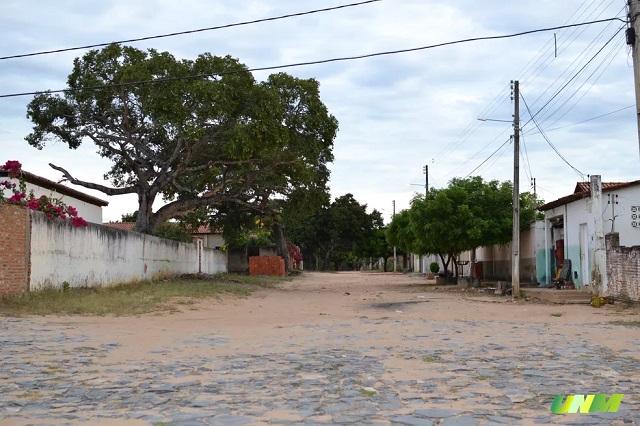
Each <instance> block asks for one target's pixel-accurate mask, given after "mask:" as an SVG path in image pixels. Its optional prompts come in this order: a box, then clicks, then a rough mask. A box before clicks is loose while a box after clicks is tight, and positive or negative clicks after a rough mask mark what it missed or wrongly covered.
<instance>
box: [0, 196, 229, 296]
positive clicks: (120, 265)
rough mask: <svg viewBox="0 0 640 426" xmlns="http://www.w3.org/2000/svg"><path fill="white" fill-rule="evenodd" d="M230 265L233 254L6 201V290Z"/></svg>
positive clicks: (0, 227)
mask: <svg viewBox="0 0 640 426" xmlns="http://www.w3.org/2000/svg"><path fill="white" fill-rule="evenodd" d="M226 271H227V256H226V254H225V253H223V252H221V251H220V250H215V249H208V248H203V247H202V244H187V243H180V242H177V241H171V240H165V239H162V238H158V237H154V236H151V235H145V234H140V233H137V232H131V231H124V230H119V229H114V228H109V227H106V226H102V225H97V224H92V223H90V224H89V226H88V227H86V228H74V227H72V226H71V224H70V223H68V222H62V221H59V220H56V221H54V220H50V219H47V218H46V216H45V215H44V214H43V213H41V212H33V211H27V210H25V209H21V208H19V207H16V206H9V205H0V296H3V295H6V294H10V293H16V292H20V291H33V290H39V289H42V288H49V287H52V288H60V287H62V284H63V283H64V282H68V283H69V285H70V286H71V287H93V286H108V285H113V284H119V283H126V282H135V281H142V280H154V279H158V278H164V277H170V276H176V275H181V274H187V273H198V272H202V273H205V274H215V273H220V272H226Z"/></svg>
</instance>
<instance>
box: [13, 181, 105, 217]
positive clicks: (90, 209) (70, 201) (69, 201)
mask: <svg viewBox="0 0 640 426" xmlns="http://www.w3.org/2000/svg"><path fill="white" fill-rule="evenodd" d="M8 180H9V181H10V182H11V183H15V184H16V185H19V184H20V181H19V180H18V179H8ZM30 191H33V195H34V196H35V197H36V198H39V197H41V196H43V195H46V196H47V197H53V198H57V199H60V200H62V202H63V203H65V204H66V205H68V206H72V207H74V208H75V209H76V210H78V216H80V217H82V218H83V219H84V220H86V221H87V222H91V223H102V207H100V206H96V205H94V204H90V203H87V202H86V201H81V200H78V199H77V198H74V197H71V196H70V195H62V194H60V193H58V192H56V191H53V190H51V189H48V188H43V187H41V186H38V185H34V184H32V183H29V182H27V197H28V196H29V192H30ZM5 196H7V191H6V190H5Z"/></svg>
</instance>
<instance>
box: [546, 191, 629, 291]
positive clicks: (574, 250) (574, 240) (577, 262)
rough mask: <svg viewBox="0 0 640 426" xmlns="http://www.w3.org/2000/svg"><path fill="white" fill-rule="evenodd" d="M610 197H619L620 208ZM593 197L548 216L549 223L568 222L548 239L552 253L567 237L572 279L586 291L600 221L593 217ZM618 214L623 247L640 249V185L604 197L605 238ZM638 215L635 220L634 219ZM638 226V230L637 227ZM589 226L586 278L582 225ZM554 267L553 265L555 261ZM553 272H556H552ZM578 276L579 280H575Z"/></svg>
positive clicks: (616, 227) (576, 202)
mask: <svg viewBox="0 0 640 426" xmlns="http://www.w3.org/2000/svg"><path fill="white" fill-rule="evenodd" d="M609 195H618V198H617V202H618V204H617V205H615V207H612V205H611V204H609V200H610V199H612V198H610V197H609ZM591 203H592V202H591V197H587V198H583V199H580V200H576V201H574V202H572V203H570V204H567V205H564V206H559V207H556V208H554V209H551V210H548V211H546V212H545V219H551V218H553V217H557V216H562V217H563V218H564V230H557V229H555V230H554V236H553V238H551V230H550V227H549V226H548V229H547V239H548V241H549V247H548V248H549V249H550V248H555V241H556V240H558V239H560V238H561V237H562V236H561V235H559V232H558V231H561V232H562V234H563V237H564V250H565V259H571V267H572V276H573V279H574V281H576V283H577V284H578V285H579V286H580V287H582V286H589V285H590V284H591V270H592V269H593V265H594V257H593V250H594V248H595V231H596V224H595V221H596V218H595V217H594V216H593V214H592V212H591V211H592V209H591V207H592V206H591ZM614 210H615V216H616V219H615V231H616V232H619V233H620V245H622V246H627V247H632V246H637V245H640V185H639V186H632V187H628V188H623V189H618V190H614V191H606V192H603V194H602V212H603V213H602V219H603V220H604V232H605V234H607V233H609V232H611V229H612V228H611V225H612V222H611V219H612V218H613V215H614ZM634 215H636V216H635V219H634ZM633 222H636V226H635V227H634V226H633ZM581 224H586V228H587V234H588V237H587V250H588V256H587V262H588V267H587V268H586V269H587V270H588V275H587V276H583V275H584V274H583V272H582V268H581V259H580V225H581ZM551 265H553V261H552V260H551ZM552 272H553V271H552ZM576 272H577V274H578V278H577V279H576V278H575V273H576Z"/></svg>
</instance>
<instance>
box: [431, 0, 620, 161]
mask: <svg viewBox="0 0 640 426" xmlns="http://www.w3.org/2000/svg"><path fill="white" fill-rule="evenodd" d="M612 1H615V0H612ZM587 2H588V0H585V1H584V2H583V3H582V4H581V5H580V6H579V7H578V8H577V9H576V11H575V12H573V14H572V15H571V16H570V17H569V18H568V19H567V20H566V21H565V22H564V24H565V25H566V24H568V23H569V22H570V21H571V20H572V19H573V18H574V17H575V16H576V15H578V16H577V17H576V22H577V20H578V19H581V18H582V17H583V15H584V14H585V13H587V12H588V11H589V9H591V7H592V6H593V5H597V3H592V4H591V5H589V6H587V7H586V9H585V10H584V11H582V12H581V13H579V12H580V11H581V10H582V8H583V7H584V6H585V5H586V4H587ZM609 6H610V5H609ZM607 7H608V6H607ZM607 7H605V8H604V9H602V11H601V12H600V13H599V14H598V16H596V18H593V19H597V18H599V17H600V16H602V14H603V13H604V11H605V10H606V9H607ZM598 9H599V7H596V8H595V10H594V11H592V12H590V13H589V14H588V16H587V17H586V19H591V18H592V17H593V15H594V13H596V12H597V10H598ZM567 31H569V29H568V28H566V29H562V30H561V31H559V32H558V34H559V35H562V34H563V33H564V32H567ZM576 31H577V28H573V31H572V32H571V34H570V36H571V35H572V34H575V32H576ZM570 36H569V37H570ZM577 37H578V36H577V35H576V37H574V39H573V40H572V41H570V42H569V44H568V45H567V46H566V47H565V49H566V48H568V47H569V46H570V45H571V44H573V42H575V40H576V39H577ZM564 44H565V43H560V46H561V47H562V46H563V45H564ZM552 47H553V42H552V40H550V41H548V42H547V43H546V44H545V45H544V46H543V47H542V48H541V49H540V50H539V51H538V53H536V54H535V55H534V57H533V58H532V59H531V60H529V62H528V63H527V64H526V65H525V66H524V67H523V68H522V69H521V70H520V72H519V73H518V75H521V77H520V78H518V79H519V80H521V81H525V80H527V79H528V78H529V77H531V76H532V75H533V74H534V73H535V72H536V71H538V70H539V69H540V68H541V67H543V68H542V70H541V71H540V72H538V73H537V74H536V75H535V76H533V78H532V79H531V80H530V81H527V84H529V83H531V82H533V81H534V80H535V79H536V78H537V77H538V76H539V75H540V74H541V73H542V72H543V71H544V70H545V69H546V68H547V66H548V65H545V64H547V62H548V59H545V60H544V61H543V63H542V64H540V65H538V67H537V68H535V69H534V67H535V65H536V63H537V62H538V61H539V60H540V59H542V58H543V57H544V56H545V55H546V54H547V52H549V50H550V49H551V48H552ZM553 59H555V55H551V62H552V61H553ZM549 64H550V63H549ZM529 72H530V74H529ZM508 88H509V85H508V84H507V85H506V87H505V88H504V89H502V90H501V91H500V92H499V94H498V95H496V97H495V98H494V99H493V100H492V101H491V102H490V103H489V105H487V106H486V107H485V108H484V109H483V110H482V112H480V114H479V115H478V116H479V117H489V116H491V114H493V113H494V112H495V111H497V110H498V108H500V107H501V106H502V105H503V104H504V103H505V102H506V100H507V97H506V96H503V95H502V94H503V93H504V92H505V91H506V90H507V89H508ZM500 99H502V101H500ZM483 124H484V122H479V121H478V120H473V121H472V122H471V123H470V124H468V125H467V127H465V128H464V130H463V131H462V132H460V134H459V135H458V136H457V137H456V138H455V139H454V140H453V141H451V142H450V143H449V144H448V145H447V146H446V147H445V148H444V149H443V150H442V152H441V153H440V154H438V155H437V156H436V159H440V158H442V157H444V156H446V155H447V154H448V153H450V152H453V151H454V150H455V149H456V148H457V147H459V146H460V145H461V144H463V143H464V142H466V141H467V140H468V139H469V138H470V137H471V136H472V135H473V134H474V133H475V132H476V131H477V130H478V129H479V128H480V127H481V126H482V125H483Z"/></svg>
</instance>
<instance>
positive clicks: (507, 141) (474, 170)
mask: <svg viewBox="0 0 640 426" xmlns="http://www.w3.org/2000/svg"><path fill="white" fill-rule="evenodd" d="M511 139H512V137H509V139H507V140H506V141H504V143H503V144H502V145H500V146H499V147H498V149H496V150H495V151H493V152H492V153H491V155H490V156H488V157H487V158H486V159H485V160H484V161H483V162H482V163H480V165H479V166H478V167H476V168H475V169H473V170H472V171H471V173H469V174H468V175H466V176H465V177H464V178H465V179H466V178H468V177H469V176H471V175H472V174H474V173H475V172H476V170H478V169H479V168H480V167H482V166H483V165H484V164H485V163H486V162H487V161H489V160H490V159H491V157H493V156H494V155H496V153H497V152H498V151H500V150H501V149H502V148H504V146H505V145H506V144H508V143H509V142H511Z"/></svg>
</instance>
